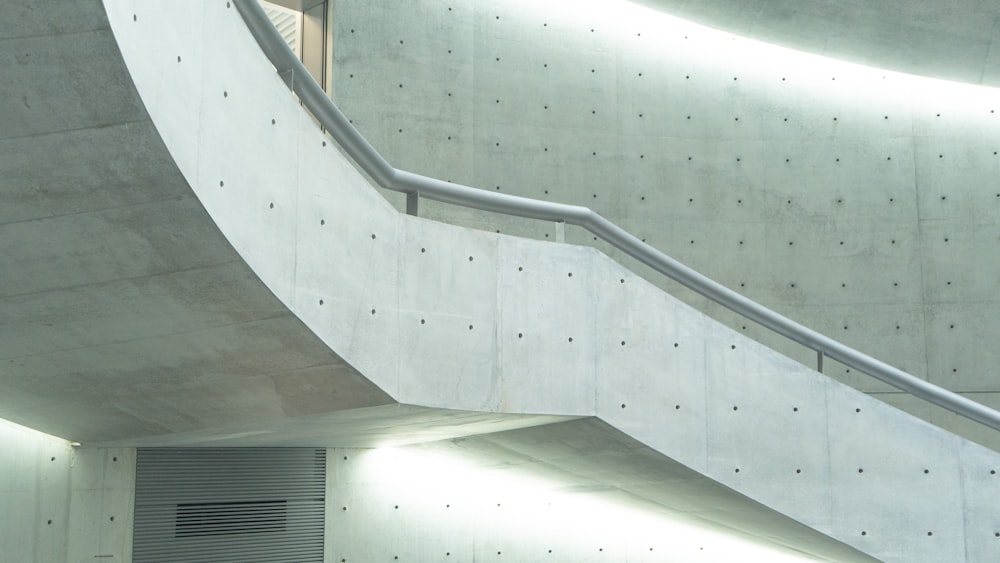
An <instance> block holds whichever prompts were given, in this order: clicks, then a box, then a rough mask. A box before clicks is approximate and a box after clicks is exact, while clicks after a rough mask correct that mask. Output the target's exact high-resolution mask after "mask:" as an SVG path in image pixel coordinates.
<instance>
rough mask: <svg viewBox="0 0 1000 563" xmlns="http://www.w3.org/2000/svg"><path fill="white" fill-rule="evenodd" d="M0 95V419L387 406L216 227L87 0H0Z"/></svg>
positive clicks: (120, 429)
mask: <svg viewBox="0 0 1000 563" xmlns="http://www.w3.org/2000/svg"><path fill="white" fill-rule="evenodd" d="M0 98H2V99H4V100H7V101H8V103H5V104H4V105H3V107H2V109H0V178H2V179H0V202H2V205H0V388H2V393H0V418H5V419H9V420H11V421H14V422H17V423H19V424H22V425H25V426H28V427H31V428H35V429H38V430H41V431H44V432H47V433H49V434H53V435H56V436H60V437H63V438H66V439H69V440H74V441H79V442H83V443H90V442H97V441H110V440H124V439H132V440H133V441H141V438H143V437H150V436H157V435H166V434H174V433H179V432H193V431H197V430H205V429H209V428H211V429H215V430H214V431H215V432H217V433H218V434H219V435H226V434H228V433H229V432H226V431H225V429H226V428H232V427H236V426H240V425H245V424H250V423H260V422H262V421H278V420H289V419H293V418H295V417H300V416H307V415H316V414H324V413H330V412H333V411H339V410H344V409H353V408H361V407H371V406H376V405H386V404H391V403H392V400H391V399H390V398H389V397H388V396H387V395H386V394H385V393H383V392H382V391H381V390H380V389H378V388H377V387H376V386H375V385H374V384H372V383H371V382H369V381H368V380H367V379H365V378H364V377H362V376H361V375H360V374H358V373H357V371H356V370H354V369H353V368H352V367H351V366H350V365H348V364H347V363H346V362H344V361H343V360H342V359H341V358H340V357H338V356H337V355H336V354H334V353H333V352H331V351H330V350H329V348H327V347H326V346H325V345H324V344H323V343H322V342H321V341H320V340H319V339H318V338H316V336H315V335H313V334H312V333H311V332H310V331H309V330H308V329H307V328H306V327H305V326H304V325H303V324H302V323H301V322H300V321H299V320H298V319H297V318H296V317H295V316H294V315H293V314H291V313H290V312H289V311H288V309H287V308H286V307H285V306H284V305H283V304H282V303H281V302H279V301H278V299H276V298H275V297H274V296H273V295H272V294H271V292H270V291H269V290H268V289H267V288H266V287H265V286H264V285H263V284H262V283H261V282H260V281H259V280H258V279H257V277H256V276H255V275H254V273H253V272H252V271H251V270H250V268H249V267H248V266H247V265H246V263H245V262H244V261H243V260H242V259H241V258H240V256H239V254H238V253H237V252H236V251H235V250H234V249H233V248H232V247H231V246H230V245H229V243H228V242H227V241H226V240H225V238H224V237H223V236H222V235H221V234H220V233H219V231H218V229H217V228H216V226H215V224H214V223H213V222H212V220H211V219H210V217H209V216H208V214H207V213H206V212H205V210H204V209H203V208H202V206H201V204H200V203H199V202H198V200H197V199H196V198H195V196H194V193H193V192H192V191H191V190H190V188H189V187H188V185H187V183H186V182H185V180H184V179H183V178H182V177H181V174H180V172H179V171H178V170H177V168H176V166H175V165H174V162H173V160H172V159H171V157H170V155H169V154H168V152H167V150H166V148H165V147H164V146H163V144H162V141H161V140H160V137H159V135H158V134H157V132H156V130H155V128H154V126H153V124H152V123H151V122H150V119H149V116H148V115H147V113H146V110H145V109H144V107H143V104H142V102H141V100H140V99H139V97H138V95H137V94H136V92H135V89H134V87H133V85H132V82H131V79H130V78H129V76H128V73H127V70H126V68H125V65H124V63H123V61H122V58H121V55H120V53H119V51H118V47H117V45H116V43H115V39H114V37H113V36H112V33H111V30H110V28H109V25H108V22H107V18H106V16H105V13H104V8H103V5H102V4H101V2H100V0H86V1H83V2H72V3H51V2H50V3H45V2H41V3H39V2H23V3H22V2H6V3H2V4H0ZM274 438H275V439H276V440H280V433H278V435H277V436H276V437H274Z"/></svg>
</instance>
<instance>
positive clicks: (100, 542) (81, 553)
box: [0, 420, 135, 563]
mask: <svg viewBox="0 0 1000 563" xmlns="http://www.w3.org/2000/svg"><path fill="white" fill-rule="evenodd" d="M134 488H135V450H133V449H129V448H113V449H105V448H92V449H85V448H73V447H71V446H70V443H69V442H66V441H65V440H62V439H59V438H55V437H52V436H48V435H45V434H41V433H39V432H37V431H35V430H31V429H28V428H25V427H22V426H17V425H14V424H11V423H9V422H7V421H4V420H0V549H2V550H3V560H4V561H12V562H13V561H17V562H18V563H59V562H63V561H65V562H67V563H77V562H83V561H94V560H100V561H109V562H115V563H119V562H127V561H131V560H132V503H133V500H134V494H135V493H134Z"/></svg>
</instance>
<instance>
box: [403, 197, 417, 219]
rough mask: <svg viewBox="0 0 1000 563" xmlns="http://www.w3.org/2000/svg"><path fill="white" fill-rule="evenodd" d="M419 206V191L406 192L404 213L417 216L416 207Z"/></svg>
mask: <svg viewBox="0 0 1000 563" xmlns="http://www.w3.org/2000/svg"><path fill="white" fill-rule="evenodd" d="M419 206H420V193H419V192H406V214H407V215H413V216H414V217H416V216H417V212H418V207H419Z"/></svg>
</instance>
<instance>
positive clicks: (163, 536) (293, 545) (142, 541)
mask: <svg viewBox="0 0 1000 563" xmlns="http://www.w3.org/2000/svg"><path fill="white" fill-rule="evenodd" d="M325 489H326V450H324V449H312V448H225V449H207V448H187V449H165V448H164V449H161V448H153V449H139V450H138V453H137V458H136V484H135V530H134V539H133V548H132V551H133V553H132V560H133V561H134V562H135V563H144V562H156V563H182V562H184V563H187V562H195V561H198V562H205V561H212V562H219V563H228V562H233V563H236V562H239V563H257V562H260V563H264V562H267V563H272V562H279V563H281V562H287V563H311V562H316V563H321V562H322V561H323V525H324V513H325V507H326V503H325V498H324V495H325Z"/></svg>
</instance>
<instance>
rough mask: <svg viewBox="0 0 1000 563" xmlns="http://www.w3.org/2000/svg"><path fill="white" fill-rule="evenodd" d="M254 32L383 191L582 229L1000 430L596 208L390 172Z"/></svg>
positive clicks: (295, 63) (253, 9) (274, 39)
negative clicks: (700, 270)
mask: <svg viewBox="0 0 1000 563" xmlns="http://www.w3.org/2000/svg"><path fill="white" fill-rule="evenodd" d="M234 2H235V4H236V8H237V9H238V10H239V12H240V14H241V15H242V17H243V19H244V21H246V23H247V26H248V27H249V28H250V32H251V33H252V34H253V36H254V37H255V38H256V40H257V43H258V44H259V45H260V47H261V49H262V50H263V51H264V53H265V55H267V58H268V59H269V60H270V61H271V64H272V65H274V67H275V70H276V71H277V72H278V74H279V75H281V76H282V77H283V78H285V81H286V84H287V85H288V86H289V88H291V90H292V91H293V92H294V93H295V94H296V95H297V96H298V97H299V100H301V102H302V104H303V105H305V107H306V108H307V109H308V110H309V111H310V112H311V113H312V114H313V116H314V117H315V118H316V119H317V120H318V121H319V123H320V124H321V125H322V126H323V127H324V128H325V129H326V130H327V131H328V132H329V133H330V135H331V136H332V137H333V138H334V139H335V140H336V141H337V142H338V143H339V144H340V146H341V148H342V149H343V150H344V151H345V152H347V154H348V155H349V156H350V157H351V158H352V159H353V160H354V162H355V163H356V164H357V165H358V166H359V167H360V168H361V169H362V170H364V172H365V173H366V174H368V175H369V176H370V177H371V178H372V179H373V180H375V182H377V183H378V184H379V185H380V186H382V187H383V188H387V189H390V190H395V191H398V192H403V193H406V194H410V195H414V194H419V196H421V197H427V198H430V199H433V200H437V201H442V202H446V203H451V204H455V205H461V206H464V207H472V208H475V209H482V210H485V211H491V212H495V213H502V214H505V215H515V216H519V217H527V218H530V219H542V220H547V221H555V222H564V223H570V224H573V225H578V226H580V227H583V228H584V229H586V230H588V231H590V232H591V233H592V234H594V235H595V236H597V237H600V238H601V239H603V240H604V241H606V242H608V243H610V244H611V245H613V246H615V247H616V248H618V249H620V250H622V251H623V252H625V253H627V254H628V255H629V256H631V257H633V258H635V259H636V260H639V261H640V262H642V263H643V264H646V265H647V266H650V267H651V268H653V269H655V270H656V271H658V272H660V273H661V274H663V275H665V276H667V277H669V278H671V279H673V280H674V281H677V282H679V283H681V284H682V285H684V286H686V287H688V288H690V289H692V290H694V291H696V292H698V293H699V294H701V295H704V296H705V297H707V298H709V299H711V300H712V301H715V302H716V303H719V304H720V305H723V306H725V307H727V308H729V309H731V310H733V311H735V312H736V313H739V314H740V315H743V316H744V317H746V318H748V319H750V320H752V321H754V322H756V323H758V324H760V325H763V326H765V327H767V328H769V329H771V330H772V331H774V332H776V333H778V334H780V335H782V336H784V337H786V338H788V339H790V340H793V341H795V342H798V343H799V344H802V345H803V346H805V347H807V348H810V349H812V350H814V351H816V352H817V353H818V354H819V357H820V359H821V361H822V358H823V357H824V356H825V357H829V358H831V359H834V360H836V361H838V362H840V363H842V364H844V365H846V366H848V367H850V368H853V369H856V370H858V371H860V372H862V373H865V374H867V375H869V376H871V377H874V378H876V379H878V380H880V381H883V382H885V383H887V384H889V385H892V386H893V387H896V388H897V389H901V390H903V391H906V392H907V393H909V394H911V395H913V396H915V397H919V398H921V399H923V400H925V401H928V402H930V403H933V404H935V405H938V406H940V407H942V408H945V409H948V410H949V411H951V412H954V413H956V414H958V415H961V416H964V417H966V418H968V419H970V420H974V421H976V422H979V423H981V424H983V425H985V426H988V427H990V428H993V429H994V430H1000V412H997V411H995V410H993V409H991V408H989V407H987V406H985V405H982V404H980V403H977V402H975V401H973V400H971V399H968V398H966V397H963V396H961V395H959V394H957V393H954V392H952V391H949V390H947V389H944V388H941V387H938V386H937V385H934V384H932V383H930V382H928V381H924V380H923V379H920V378H918V377H915V376H913V375H910V374H908V373H906V372H904V371H903V370H900V369H898V368H895V367H893V366H890V365H888V364H886V363H884V362H881V361H879V360H877V359H875V358H873V357H871V356H869V355H867V354H864V353H862V352H859V351H857V350H855V349H853V348H851V347H849V346H847V345H845V344H842V343H840V342H837V341H836V340H833V339H832V338H829V337H827V336H824V335H822V334H820V333H818V332H816V331H814V330H812V329H809V328H807V327H805V326H803V325H801V324H799V323H797V322H795V321H793V320H791V319H789V318H787V317H785V316H783V315H780V314H778V313H776V312H775V311H772V310H771V309H768V308H767V307H765V306H763V305H761V304H760V303H757V302H756V301H752V300H751V299H748V298H747V297H744V296H743V295H740V294H739V293H737V292H735V291H733V290H731V289H729V288H727V287H725V286H723V285H722V284H720V283H718V282H716V281H714V280H711V279H709V278H707V277H705V276H704V275H702V274H700V273H698V272H696V271H694V270H693V269H691V268H689V267H687V266H685V265H684V264H681V263H680V262H678V261H676V260H674V259H673V258H670V257H669V256H667V255H666V254H664V253H662V252H660V251H659V250H657V249H655V248H653V247H652V246H650V245H648V244H646V243H644V242H643V241H641V240H639V239H638V238H636V237H635V236H633V235H632V234H630V233H628V232H627V231H625V230H624V229H622V228H621V227H619V226H618V225H615V224H614V223H612V222H611V221H609V220H607V219H605V218H604V217H602V216H601V215H599V214H598V213H596V212H594V211H593V210H592V209H590V208H587V207H582V206H577V205H566V204H561V203H554V202H549V201H541V200H536V199H531V198H526V197H520V196H514V195H509V194H500V193H496V192H491V191H487V190H480V189H476V188H472V187H469V186H463V185H460V184H452V183H450V182H444V181H442V180H437V179H434V178H429V177H427V176H421V175H419V174H413V173H411V172H406V171H403V170H397V169H395V168H393V167H392V165H390V164H389V163H388V162H387V161H386V160H385V159H384V158H382V155H380V154H379V153H378V151H376V150H375V149H374V147H372V146H371V144H370V143H368V141H367V140H366V139H365V138H364V137H363V136H362V135H361V133H359V132H358V130H357V129H355V128H354V126H353V125H351V123H350V122H349V121H348V119H347V118H346V117H345V116H344V114H343V113H341V111H340V109H339V108H337V106H336V105H335V104H334V103H333V101H332V100H331V99H330V97H329V96H327V94H326V92H324V91H323V88H322V87H320V85H319V84H318V83H317V82H316V81H315V80H314V79H313V78H312V76H310V74H309V72H308V71H306V69H305V67H304V66H303V65H302V62H301V61H299V59H298V58H297V57H296V56H295V54H294V53H292V51H291V49H289V48H288V45H287V44H286V43H285V41H284V39H283V38H282V37H281V35H280V34H279V33H278V31H277V30H276V29H275V27H274V25H272V24H271V21H270V20H269V19H268V17H267V14H265V13H264V10H263V9H262V8H261V6H260V4H259V3H258V2H257V0H234Z"/></svg>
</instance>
